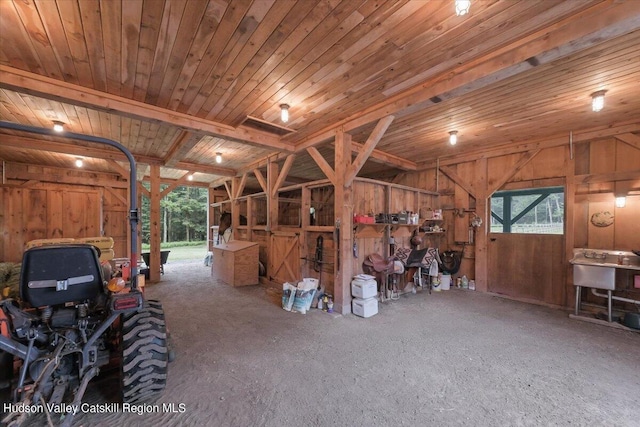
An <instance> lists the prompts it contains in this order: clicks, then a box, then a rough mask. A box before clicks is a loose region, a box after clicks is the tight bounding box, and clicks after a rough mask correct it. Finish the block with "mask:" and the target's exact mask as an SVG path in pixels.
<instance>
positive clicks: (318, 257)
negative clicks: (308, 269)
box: [313, 236, 324, 271]
mask: <svg viewBox="0 0 640 427" xmlns="http://www.w3.org/2000/svg"><path fill="white" fill-rule="evenodd" d="M323 244H324V238H323V237H322V236H318V238H317V239H316V253H315V256H314V262H313V269H314V270H315V271H322V246H323Z"/></svg>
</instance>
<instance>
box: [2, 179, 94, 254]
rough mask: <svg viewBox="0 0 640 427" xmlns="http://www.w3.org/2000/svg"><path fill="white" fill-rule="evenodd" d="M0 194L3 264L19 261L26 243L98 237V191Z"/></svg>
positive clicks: (20, 190) (12, 190) (7, 189)
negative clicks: (37, 240) (63, 238)
mask: <svg viewBox="0 0 640 427" xmlns="http://www.w3.org/2000/svg"><path fill="white" fill-rule="evenodd" d="M1 194H2V195H1V196H0V205H2V207H3V208H2V213H1V214H0V229H2V245H0V259H1V260H3V261H9V262H19V261H20V260H21V259H22V253H23V252H24V249H25V247H26V243H27V242H29V241H30V240H34V239H55V238H62V237H72V238H76V237H91V236H99V235H100V225H101V224H100V219H101V211H102V207H101V199H102V196H101V192H100V191H99V190H92V189H83V188H74V189H64V190H63V189H59V188H50V187H49V188H47V187H44V188H20V187H2V188H1Z"/></svg>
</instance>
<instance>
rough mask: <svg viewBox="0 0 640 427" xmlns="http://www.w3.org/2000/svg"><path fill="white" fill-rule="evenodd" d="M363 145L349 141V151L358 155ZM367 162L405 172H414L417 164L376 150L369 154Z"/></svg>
mask: <svg viewBox="0 0 640 427" xmlns="http://www.w3.org/2000/svg"><path fill="white" fill-rule="evenodd" d="M363 148H364V144H360V143H358V142H355V141H351V151H353V152H354V153H358V154H360V152H361V151H362V150H363ZM369 160H371V161H372V162H376V163H381V164H383V165H387V166H391V167H393V168H398V169H402V170H405V171H414V170H417V169H418V164H417V163H416V162H413V161H411V160H407V159H404V158H402V157H400V156H396V155H393V154H390V153H386V152H384V151H380V150H378V149H377V148H376V149H374V150H373V151H372V152H371V155H370V156H369Z"/></svg>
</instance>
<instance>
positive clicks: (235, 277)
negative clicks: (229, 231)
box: [211, 240, 259, 286]
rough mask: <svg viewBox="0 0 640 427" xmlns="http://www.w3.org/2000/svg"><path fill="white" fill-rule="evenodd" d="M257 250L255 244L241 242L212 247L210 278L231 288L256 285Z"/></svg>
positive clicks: (236, 241)
mask: <svg viewBox="0 0 640 427" xmlns="http://www.w3.org/2000/svg"><path fill="white" fill-rule="evenodd" d="M258 248H259V245H258V244H257V243H254V242H245V241H241V240H234V241H232V242H229V243H222V244H220V245H214V246H213V249H212V252H213V263H212V264H211V277H213V278H214V279H218V280H221V281H223V282H224V283H226V284H227V285H231V286H248V285H257V284H258Z"/></svg>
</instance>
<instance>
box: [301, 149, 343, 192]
mask: <svg viewBox="0 0 640 427" xmlns="http://www.w3.org/2000/svg"><path fill="white" fill-rule="evenodd" d="M307 152H308V153H309V155H310V156H311V158H312V159H313V160H314V161H315V162H316V164H317V165H318V167H319V168H320V169H321V170H322V172H323V173H324V174H325V176H326V177H327V178H329V181H331V182H332V183H333V184H334V185H335V182H336V173H335V172H334V171H333V168H331V166H330V165H329V163H327V161H326V160H325V159H324V157H322V154H320V152H319V151H318V149H317V148H315V147H309V148H307Z"/></svg>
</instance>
